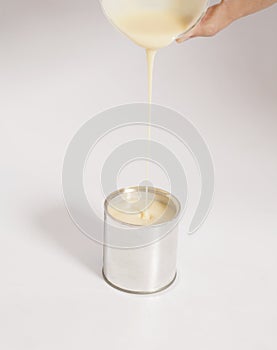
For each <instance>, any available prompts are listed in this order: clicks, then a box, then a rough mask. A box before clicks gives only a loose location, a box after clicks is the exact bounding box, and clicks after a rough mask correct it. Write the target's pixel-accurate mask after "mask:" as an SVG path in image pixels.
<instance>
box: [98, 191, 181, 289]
mask: <svg viewBox="0 0 277 350" xmlns="http://www.w3.org/2000/svg"><path fill="white" fill-rule="evenodd" d="M146 197H147V198H148V201H147V203H150V204H151V203H152V204H153V203H160V204H161V205H163V208H165V209H164V212H163V214H162V215H161V216H160V217H159V219H158V220H157V221H155V222H153V223H150V224H147V225H138V224H134V223H131V222H128V220H125V219H124V220H122V219H118V217H116V216H115V215H113V214H112V213H111V208H112V207H113V208H114V207H116V210H119V211H122V213H123V214H124V213H125V214H126V212H127V213H128V215H130V217H131V218H132V215H135V214H136V213H135V212H134V211H133V207H136V206H138V205H137V204H136V203H141V201H142V200H143V201H144V199H145V198H146ZM134 203H135V204H136V205H135V204H134ZM152 204H151V205H152ZM180 210H181V208H180V203H179V201H178V200H177V198H176V197H175V196H173V195H172V194H170V193H169V192H167V191H164V190H161V189H157V188H154V187H141V186H139V187H129V188H125V189H121V190H118V191H116V192H113V193H112V194H110V195H109V196H108V197H107V199H106V201H105V205H104V215H105V225H104V245H103V249H104V251H103V276H104V279H105V280H106V282H108V283H109V284H110V285H111V286H113V287H115V288H117V289H119V290H121V291H125V292H129V293H136V294H151V293H156V292H159V291H162V290H164V289H166V288H167V287H169V286H170V285H171V284H172V283H173V282H174V280H175V278H176V259H177V242H178V218H179V214H180ZM125 214H124V215H125Z"/></svg>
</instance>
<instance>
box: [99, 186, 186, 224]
mask: <svg viewBox="0 0 277 350" xmlns="http://www.w3.org/2000/svg"><path fill="white" fill-rule="evenodd" d="M146 189H147V191H148V192H151V193H156V194H160V195H162V196H164V197H166V198H168V199H171V200H172V199H173V203H174V205H175V207H176V213H175V215H174V216H173V218H172V219H170V220H167V221H165V222H161V223H157V224H155V223H154V224H151V225H147V226H145V227H159V226H163V225H166V224H168V223H171V222H172V221H174V220H176V219H177V218H178V216H179V214H180V212H181V203H180V201H179V200H178V199H177V198H176V197H175V196H174V195H173V194H171V193H170V192H168V191H166V190H163V189H161V188H158V187H151V186H150V187H147V186H131V187H123V188H121V189H119V190H117V191H114V192H112V193H111V194H109V195H108V197H107V198H106V199H105V202H104V210H105V214H106V215H107V216H109V217H110V218H112V219H113V220H114V221H116V222H118V223H120V224H122V225H124V226H129V227H144V226H143V225H136V224H130V223H126V222H124V221H121V220H118V219H116V218H115V217H114V216H112V215H111V214H110V213H109V211H108V204H109V202H110V201H111V200H112V199H114V198H115V197H117V196H118V195H121V194H123V193H132V192H138V191H141V192H146Z"/></svg>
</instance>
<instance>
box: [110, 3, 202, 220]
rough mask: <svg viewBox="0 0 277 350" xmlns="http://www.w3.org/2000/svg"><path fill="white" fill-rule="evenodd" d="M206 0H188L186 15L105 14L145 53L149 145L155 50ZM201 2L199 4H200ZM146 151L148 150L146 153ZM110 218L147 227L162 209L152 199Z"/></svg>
mask: <svg viewBox="0 0 277 350" xmlns="http://www.w3.org/2000/svg"><path fill="white" fill-rule="evenodd" d="M205 1H206V0H190V1H189V4H190V6H188V10H187V12H186V15H184V14H182V13H181V12H180V10H178V9H173V8H172V9H164V10H145V11H144V10H138V9H135V10H133V9H132V6H131V9H129V10H128V11H123V13H122V12H120V11H119V12H117V13H114V14H108V15H109V16H110V17H111V20H112V22H113V23H114V24H115V25H116V26H117V27H118V28H119V29H120V31H121V32H123V33H124V34H125V35H127V36H128V37H129V38H130V39H131V40H132V41H133V42H134V43H136V44H137V45H139V46H141V47H143V48H144V49H145V50H146V57H147V66H148V103H149V116H148V143H149V145H150V142H151V104H152V86H153V67H154V60H155V56H156V53H157V50H159V49H161V48H164V47H166V46H168V45H170V44H171V43H172V42H173V41H174V40H175V39H176V38H177V37H178V36H179V35H180V34H182V33H184V32H186V31H187V30H188V29H189V28H190V27H191V25H192V24H193V23H194V22H195V19H196V18H199V17H200V16H201V11H203V4H204V3H205ZM202 3H203V4H202ZM148 152H149V150H148ZM148 163H149V162H148V161H147V170H146V176H147V180H148V178H149V174H148V172H149V170H148V168H149V164H148ZM111 212H112V215H113V216H114V217H116V218H117V219H119V220H120V221H123V222H127V223H128V222H129V223H133V224H136V225H149V224H150V223H153V222H155V221H156V220H158V219H159V218H160V217H161V216H162V215H163V213H164V212H165V206H164V205H162V204H161V203H158V202H156V201H155V200H154V202H152V203H151V204H150V205H149V206H148V207H147V208H146V209H145V208H142V211H141V212H140V214H139V215H133V214H127V213H125V214H124V213H122V212H120V211H116V210H112V209H111Z"/></svg>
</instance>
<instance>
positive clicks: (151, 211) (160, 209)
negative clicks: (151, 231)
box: [108, 200, 175, 226]
mask: <svg viewBox="0 0 277 350" xmlns="http://www.w3.org/2000/svg"><path fill="white" fill-rule="evenodd" d="M132 206H133V208H132V210H136V211H137V212H136V213H128V212H127V211H121V210H119V209H116V208H114V207H112V206H111V205H109V206H108V212H109V214H110V215H111V216H113V217H114V218H115V219H116V220H118V221H121V222H124V223H127V224H131V225H136V226H147V225H153V224H155V223H161V222H167V221H170V220H172V218H173V217H174V214H175V211H174V209H173V208H172V207H170V206H168V205H166V204H164V203H162V202H160V201H158V200H154V201H153V202H152V203H151V204H150V205H149V206H148V207H147V208H146V209H143V206H141V203H140V204H138V205H137V207H136V205H135V204H133V203H132Z"/></svg>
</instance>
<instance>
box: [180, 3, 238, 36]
mask: <svg viewBox="0 0 277 350" xmlns="http://www.w3.org/2000/svg"><path fill="white" fill-rule="evenodd" d="M231 22H232V18H231V16H230V15H229V14H228V9H227V6H226V4H225V2H223V1H222V2H221V3H220V4H217V5H214V6H211V7H210V8H209V9H208V10H207V13H206V15H205V16H204V17H203V18H202V20H201V21H200V22H199V23H198V24H197V25H196V26H195V27H194V28H193V29H192V30H191V31H189V32H188V33H186V34H185V35H184V36H182V37H180V38H178V39H177V40H176V41H177V42H178V43H181V42H183V41H185V40H187V39H190V38H194V37H197V36H213V35H215V34H217V33H218V32H219V31H221V30H222V29H223V28H225V27H227V26H228V25H229V24H230V23H231Z"/></svg>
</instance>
